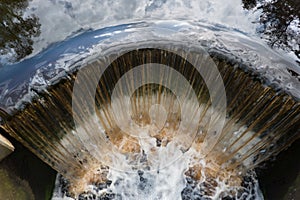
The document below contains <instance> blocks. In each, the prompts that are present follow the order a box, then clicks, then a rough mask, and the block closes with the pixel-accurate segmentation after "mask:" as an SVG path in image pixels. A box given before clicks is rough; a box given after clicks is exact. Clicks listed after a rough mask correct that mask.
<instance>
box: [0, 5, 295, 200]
mask: <svg viewBox="0 0 300 200" xmlns="http://www.w3.org/2000/svg"><path fill="white" fill-rule="evenodd" d="M239 3H240V2H238V3H236V1H234V0H232V1H231V3H230V4H228V6H224V3H223V2H221V1H212V0H211V1H210V0H208V1H203V2H202V3H201V4H199V3H198V2H196V1H114V2H110V3H109V2H108V1H103V2H102V4H97V3H96V2H95V1H85V2H84V5H83V2H81V1H75V2H72V3H71V2H69V1H48V2H46V3H42V2H40V1H33V2H32V3H31V4H30V6H29V9H28V11H27V12H28V14H29V13H30V12H33V13H35V14H37V15H38V16H39V17H40V20H41V21H42V24H43V26H42V34H41V37H40V38H39V39H38V40H37V41H35V43H34V45H35V47H34V49H35V53H34V54H35V55H34V56H32V57H31V58H27V59H25V60H23V61H22V62H20V63H17V64H14V65H13V66H8V67H10V68H8V67H6V68H5V67H4V68H2V69H1V70H2V71H3V72H5V75H6V76H4V75H2V74H4V73H1V75H2V76H1V75H0V78H1V84H2V85H1V89H2V90H1V96H0V98H1V100H2V101H1V107H2V108H3V111H5V112H1V113H0V114H1V117H2V120H3V122H4V123H3V124H2V125H1V126H2V127H3V128H4V129H5V130H6V131H7V132H9V133H10V134H11V135H12V136H14V137H15V138H16V139H18V140H19V141H20V142H21V143H22V144H24V145H25V146H26V147H28V148H29V149H30V150H31V151H32V152H34V153H35V154H36V155H37V156H38V157H39V158H41V159H42V160H43V161H45V162H46V163H48V164H49V165H50V166H51V167H53V168H54V169H55V170H57V171H58V172H59V173H60V174H62V175H58V177H57V180H56V186H55V190H54V194H53V200H58V199H74V198H79V199H184V200H187V199H263V196H262V195H261V192H260V190H259V185H258V182H257V180H256V177H255V173H254V171H253V169H254V168H255V167H257V166H258V165H259V164H260V163H262V162H264V161H266V160H267V159H268V158H270V157H271V156H273V155H276V154H278V153H279V152H280V151H281V150H283V149H284V148H286V147H287V146H288V145H289V144H290V143H291V142H293V141H294V140H296V139H297V138H299V134H298V133H297V131H296V130H298V126H299V120H300V112H299V110H300V104H299V99H300V90H299V89H300V84H299V81H298V80H297V78H296V77H293V76H291V74H290V73H289V71H288V70H293V71H294V72H300V70H299V68H298V67H297V66H296V65H295V64H294V63H293V62H291V61H289V60H287V59H286V58H284V57H283V56H281V55H280V54H279V53H277V52H275V51H273V50H271V49H269V48H268V47H267V46H266V45H264V44H262V41H260V40H259V39H257V38H255V37H254V36H253V33H254V31H253V29H254V25H253V24H251V23H249V19H250V21H251V20H255V19H256V17H257V16H256V14H253V13H246V12H245V11H242V10H241V9H239V8H236V7H235V6H234V5H239ZM229 5H230V6H229ZM124 7H125V8H128V9H124ZM88 8H89V9H88ZM45 9H49V10H52V9H53V10H55V11H53V12H51V11H49V12H45ZM108 10H109V12H108ZM101 11H102V12H101ZM43 13H46V15H43ZM53 13H56V15H55V17H54V16H52V15H51V14H53ZM236 16H238V18H237V17H236ZM200 19H201V20H200ZM237 19H238V20H237ZM55 20H63V21H62V22H61V23H56V22H55ZM221 24H222V25H221ZM59 26H63V27H61V28H59ZM82 29H84V30H85V31H83V30H82ZM86 29H90V30H86ZM57 30H59V31H57ZM72 32H73V33H75V32H76V34H75V35H73V36H72V37H69V38H66V37H67V36H68V34H70V33H72ZM56 33H57V34H56ZM61 40H64V41H63V42H59V43H55V44H52V45H51V46H49V47H48V48H47V49H46V50H43V51H41V48H44V47H47V46H48V45H49V44H50V43H53V42H57V41H61ZM40 51H41V52H40ZM38 52H40V53H38ZM24 66H27V67H26V68H25V67H24ZM17 72H18V74H21V75H19V77H17V79H11V78H10V77H9V76H7V75H9V74H14V73H17ZM20 72H22V73H20ZM299 74H300V73H299Z"/></svg>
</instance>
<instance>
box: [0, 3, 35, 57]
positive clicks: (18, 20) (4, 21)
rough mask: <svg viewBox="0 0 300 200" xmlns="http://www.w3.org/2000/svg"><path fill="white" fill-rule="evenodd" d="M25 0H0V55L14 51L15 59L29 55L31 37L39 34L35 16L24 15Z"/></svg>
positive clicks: (26, 5) (26, 4)
mask: <svg viewBox="0 0 300 200" xmlns="http://www.w3.org/2000/svg"><path fill="white" fill-rule="evenodd" d="M27 7H28V1H27V0H0V13H1V15H0V55H5V54H7V53H9V52H10V51H11V49H13V50H14V52H15V54H16V55H15V60H19V59H21V58H23V57H25V56H26V55H29V54H30V53H31V52H32V50H33V48H32V44H33V40H32V38H33V37H36V36H38V35H39V34H40V24H39V20H38V18H37V17H36V16H34V15H31V16H26V17H25V16H24V10H25V9H26V8H27Z"/></svg>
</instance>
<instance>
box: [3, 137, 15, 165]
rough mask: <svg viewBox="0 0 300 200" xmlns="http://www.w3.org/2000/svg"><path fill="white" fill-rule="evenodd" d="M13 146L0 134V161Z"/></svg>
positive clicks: (12, 149) (11, 150)
mask: <svg viewBox="0 0 300 200" xmlns="http://www.w3.org/2000/svg"><path fill="white" fill-rule="evenodd" d="M14 149H15V148H14V146H13V145H12V144H11V143H10V142H9V141H8V140H7V139H6V138H5V137H3V136H2V135H1V134H0V161H1V160H2V159H3V158H5V157H6V156H7V155H8V154H10V153H11V152H13V151H14Z"/></svg>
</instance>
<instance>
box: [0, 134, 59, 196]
mask: <svg viewBox="0 0 300 200" xmlns="http://www.w3.org/2000/svg"><path fill="white" fill-rule="evenodd" d="M0 132H1V134H3V135H4V136H5V137H6V138H8V139H9V140H10V141H11V142H12V143H13V145H14V146H15V151H14V153H12V154H11V155H9V156H8V157H6V158H5V159H4V160H2V161H1V162H0V177H1V181H4V182H5V183H3V182H2V184H1V183H0V187H1V188H0V199H4V198H5V199H6V200H32V199H36V200H44V199H45V200H48V199H50V198H51V196H52V191H53V187H54V182H55V178H56V172H55V171H54V170H53V169H52V168H51V167H49V166H48V165H47V164H45V163H44V162H42V161H41V160H40V159H38V158H37V157H36V156H35V155H34V154H33V153H31V152H30V151H29V150H27V149H26V148H25V147H24V146H22V145H21V144H20V143H19V142H17V141H16V140H15V139H14V138H12V137H10V136H9V135H8V134H7V133H5V132H4V131H3V130H2V129H0ZM3 190H5V191H3ZM3 195H4V196H3Z"/></svg>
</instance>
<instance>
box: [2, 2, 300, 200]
mask: <svg viewBox="0 0 300 200" xmlns="http://www.w3.org/2000/svg"><path fill="white" fill-rule="evenodd" d="M124 7H125V8H127V9H124ZM31 13H34V14H36V15H37V16H38V17H39V18H40V21H41V24H42V27H41V36H40V37H39V38H37V39H35V40H36V41H35V42H34V45H33V46H34V53H33V54H32V55H31V56H30V57H29V58H28V59H25V60H24V61H22V62H21V63H19V64H15V65H14V66H13V67H11V69H9V70H7V71H5V73H12V74H13V73H14V72H16V71H18V70H20V66H22V65H23V66H24V65H28V66H30V67H28V68H26V69H24V68H23V69H21V70H22V73H20V74H22V75H19V77H18V78H16V79H10V78H9V76H5V77H4V76H3V75H2V77H1V80H2V81H1V83H2V85H1V87H2V90H1V96H0V99H1V102H2V104H1V107H4V108H5V110H6V111H7V112H8V113H9V112H11V113H13V111H14V110H15V109H19V108H20V106H21V105H22V104H23V103H24V102H30V101H31V99H32V98H33V97H34V96H36V95H37V93H38V92H40V91H44V90H46V89H47V87H48V86H50V85H52V84H54V83H56V82H57V81H58V80H60V78H62V77H64V76H65V75H66V73H70V72H72V70H74V69H75V68H76V67H78V66H79V65H81V64H83V65H84V64H85V63H86V62H87V61H89V60H90V57H97V56H99V52H102V51H104V50H106V49H109V48H114V50H115V51H116V52H117V51H118V48H119V46H122V45H121V44H123V45H124V44H143V43H145V42H146V43H147V42H148V43H155V42H158V43H160V42H162V43H163V42H165V41H168V42H171V41H173V42H174V43H176V42H178V43H183V44H188V43H192V44H196V45H200V46H202V47H204V48H205V50H207V51H211V52H213V51H214V50H216V51H217V52H219V53H220V52H221V53H222V54H223V55H225V56H227V57H229V58H233V59H236V58H238V59H239V61H240V62H241V63H244V64H245V65H247V67H246V70H250V71H253V72H254V73H256V74H259V78H261V79H263V80H264V82H265V83H266V85H272V86H273V87H274V88H276V89H278V90H284V91H285V92H286V93H288V94H289V95H291V96H293V97H294V98H296V99H299V98H300V92H299V88H300V85H299V82H298V81H297V79H296V78H295V77H291V75H290V74H289V72H288V71H287V70H288V69H292V70H293V71H296V72H300V70H299V68H298V67H297V66H296V65H295V63H293V62H292V61H289V60H288V59H286V58H284V57H283V56H281V55H280V54H279V53H278V52H275V51H273V50H270V49H269V48H268V47H267V46H266V45H265V44H263V43H262V41H261V40H259V39H258V38H256V37H255V34H254V33H255V29H256V28H257V27H256V26H255V25H254V24H253V23H252V22H253V21H255V20H257V18H258V15H259V12H256V13H251V12H249V11H245V10H242V9H241V6H240V1H238V0H231V1H229V2H226V3H224V2H222V1H216V0H205V1H201V3H199V2H198V1H184V0H180V1H168V0H161V1H155V0H154V1H129V0H128V1H113V2H108V1H100V3H99V2H96V1H92V0H91V1H72V2H71V1H55V0H53V1H46V2H45V1H38V0H33V1H32V2H30V6H29V8H28V10H27V14H31ZM170 38H171V39H170ZM61 41H63V42H61ZM55 42H57V43H56V44H53V43H55ZM50 44H51V46H50V47H49V45H50ZM186 46H188V45H186ZM45 48H47V49H46V50H44V51H42V49H45ZM125 48H126V47H125ZM100 56H101V53H100ZM87 58H88V59H87ZM1 70H6V69H1ZM14 70H16V71H14ZM97 120H99V119H97V118H96V117H95V116H91V119H89V120H88V122H86V124H85V125H84V126H85V127H90V128H91V130H89V131H90V132H93V131H95V129H94V128H95V125H97V124H99V123H98V121H97ZM95 121H97V123H95ZM89 123H90V124H89ZM81 128H82V127H78V129H77V130H75V133H73V134H74V135H76V133H78V135H80V132H84V131H86V130H83V129H81ZM152 128H153V127H146V128H144V129H142V130H139V131H138V135H139V136H141V137H138V139H137V144H138V146H139V147H140V148H139V151H138V152H139V153H138V154H137V155H131V156H133V157H130V156H124V155H123V154H119V153H112V157H111V160H109V161H107V162H108V163H105V162H104V165H103V163H101V165H100V164H99V165H98V163H96V164H95V165H93V166H92V167H93V168H92V169H91V173H92V174H89V175H87V177H88V178H87V179H90V176H94V178H95V179H101V180H102V177H104V178H103V180H102V182H101V181H99V182H100V183H99V184H98V185H95V184H89V180H86V182H85V180H80V181H78V184H82V185H78V186H77V187H78V188H79V189H78V191H80V196H79V198H81V199H157V200H158V199H221V198H232V199H263V197H262V195H261V192H260V190H259V185H258V182H257V180H256V177H255V173H254V172H253V171H251V170H249V171H248V172H247V173H245V175H244V177H243V178H242V179H241V178H240V177H238V175H240V174H242V172H240V171H238V170H239V169H238V170H237V171H235V170H234V169H233V170H231V171H226V170H225V171H222V169H221V170H220V169H219V168H218V167H219V166H216V165H215V163H212V162H211V161H208V160H207V159H205V156H206V154H201V150H199V146H197V144H195V143H193V141H190V140H189V141H188V142H190V143H191V144H192V143H193V144H192V146H191V147H190V148H188V149H185V150H183V149H184V148H183V146H182V143H181V142H178V141H181V140H182V138H180V137H179V136H174V137H172V138H171V140H170V141H169V142H168V143H167V145H161V144H160V145H158V144H157V138H154V137H152V136H151V135H149V132H151V130H152ZM102 129H103V127H98V129H97V131H98V132H101V131H102V132H103V130H102ZM233 129H234V128H233ZM236 129H237V130H238V131H236V132H234V134H235V135H239V134H240V133H242V132H243V131H244V129H246V127H243V126H241V127H238V128H236ZM89 131H87V132H89ZM170 132H172V131H170ZM170 134H171V133H170ZM177 137H178V138H177ZM237 137H238V136H237ZM80 139H81V141H84V142H85V143H86V146H85V147H86V148H87V149H88V150H90V149H91V147H89V145H90V146H92V144H93V142H94V141H89V139H90V138H82V137H81V138H80ZM246 139H247V138H246ZM244 141H245V140H241V141H239V142H240V144H242V143H243V142H244ZM252 142H253V144H248V145H249V146H246V145H245V148H243V149H242V150H241V151H240V153H242V154H243V153H246V152H247V150H250V148H251V147H252V146H253V145H254V144H257V143H259V140H257V141H256V140H253V141H252ZM61 144H65V147H67V148H68V145H69V141H68V138H67V139H65V140H64V139H62V141H61ZM118 145H120V144H118ZM251 145H252V146H251ZM120 146H121V147H123V146H122V145H120ZM120 146H119V147H120ZM124 146H129V147H130V148H131V147H132V148H133V146H134V144H132V143H130V142H129V144H124ZM71 148H72V147H70V149H71ZM95 149H96V150H97V148H95ZM72 150H73V149H72ZM96 150H95V152H93V151H90V152H91V154H92V155H93V157H96V158H97V159H99V160H101V159H102V158H101V153H102V152H101V150H99V152H100V153H99V152H98V153H99V154H97V152H96ZM223 151H224V153H225V152H226V151H227V149H226V148H224V149H223ZM262 151H263V150H262ZM262 153H264V152H262ZM134 156H136V157H134ZM219 157H220V155H219ZM100 158H101V159H100ZM251 159H253V157H251ZM251 159H249V160H250V161H249V160H247V159H245V162H242V163H243V165H244V166H245V167H246V169H247V167H249V169H252V168H253V166H252V165H251V164H252V163H251V161H252V160H251ZM105 164H107V165H105ZM106 166H110V167H106ZM62 168H63V167H62ZM243 174H244V172H243ZM100 177H101V178H100ZM82 191H85V192H83V193H82ZM76 195H79V194H76ZM60 199H73V198H72V197H71V195H69V194H68V191H67V190H66V184H65V183H64V178H62V177H60V176H58V178H57V181H56V186H55V190H54V194H53V200H60Z"/></svg>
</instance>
